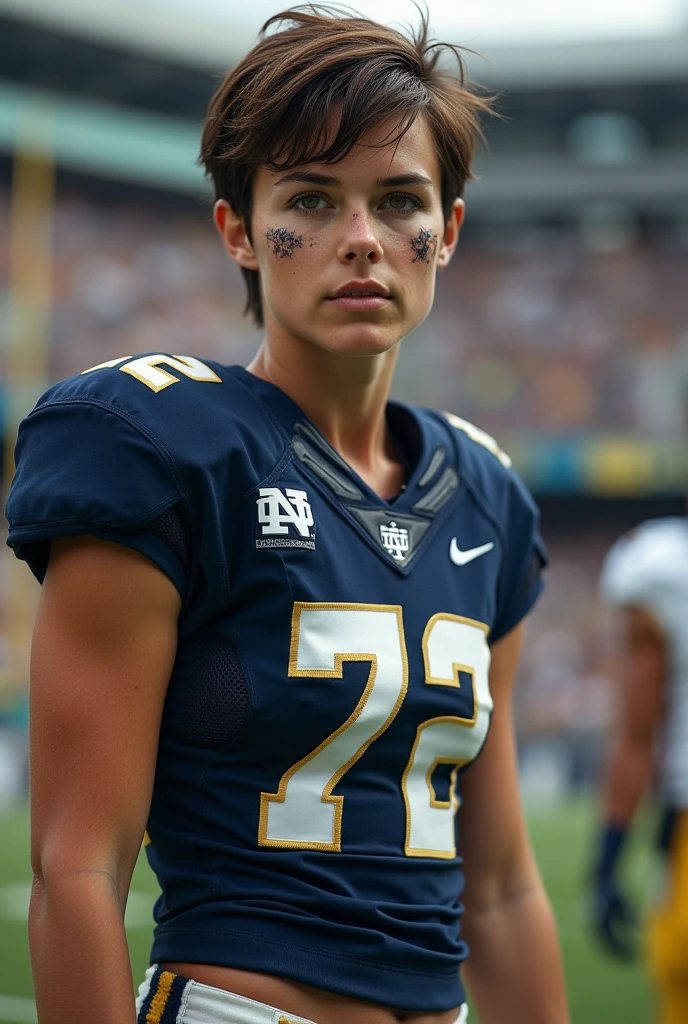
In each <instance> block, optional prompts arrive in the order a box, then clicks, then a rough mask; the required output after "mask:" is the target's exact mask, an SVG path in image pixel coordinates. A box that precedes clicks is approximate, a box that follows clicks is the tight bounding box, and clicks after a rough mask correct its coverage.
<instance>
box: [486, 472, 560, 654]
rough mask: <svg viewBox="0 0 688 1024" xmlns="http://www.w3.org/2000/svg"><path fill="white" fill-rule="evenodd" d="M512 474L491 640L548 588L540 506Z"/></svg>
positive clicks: (524, 614)
mask: <svg viewBox="0 0 688 1024" xmlns="http://www.w3.org/2000/svg"><path fill="white" fill-rule="evenodd" d="M509 475H510V477H511V480H510V487H509V492H508V501H507V506H506V521H505V522H504V558H503V563H502V569H501V573H500V579H499V586H498V594H497V612H496V616H495V621H494V624H493V626H492V630H491V632H490V643H495V642H496V641H497V640H499V639H500V638H501V637H503V636H505V635H506V634H507V633H508V632H509V631H510V630H512V629H513V628H514V627H515V626H517V625H518V623H519V622H520V621H521V619H523V618H524V617H525V616H526V615H527V614H528V612H529V611H530V610H531V609H532V607H533V605H534V604H535V602H536V601H537V599H538V597H539V596H540V594H541V593H542V590H543V588H544V582H543V579H542V570H543V569H544V567H545V566H546V565H547V549H546V548H545V545H544V542H543V540H542V537H541V536H540V513H539V510H538V507H537V505H536V504H535V502H534V501H533V499H532V497H531V495H530V493H529V491H528V490H527V489H526V487H525V486H524V484H523V483H522V482H521V480H520V478H519V477H518V475H517V474H516V473H515V472H514V471H513V470H510V471H509Z"/></svg>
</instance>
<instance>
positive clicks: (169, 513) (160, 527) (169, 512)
mask: <svg viewBox="0 0 688 1024" xmlns="http://www.w3.org/2000/svg"><path fill="white" fill-rule="evenodd" d="M146 532H147V533H152V534H153V536H154V537H157V538H158V540H161V541H163V542H164V543H165V544H167V546H168V547H169V548H171V550H172V551H174V553H175V555H176V556H177V558H178V559H179V561H180V562H181V564H182V566H183V567H184V571H185V572H188V571H189V561H190V559H189V542H188V537H187V531H186V527H185V525H184V518H183V509H182V507H181V506H180V505H173V506H172V508H168V509H166V510H165V511H164V512H163V513H162V515H159V516H158V517H157V519H153V521H152V522H150V523H149V524H148V526H146Z"/></svg>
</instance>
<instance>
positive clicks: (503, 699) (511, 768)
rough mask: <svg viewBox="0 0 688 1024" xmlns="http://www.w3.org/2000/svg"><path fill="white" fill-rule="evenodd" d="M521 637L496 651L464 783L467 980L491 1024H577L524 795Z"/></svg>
mask: <svg viewBox="0 0 688 1024" xmlns="http://www.w3.org/2000/svg"><path fill="white" fill-rule="evenodd" d="M521 639H522V627H521V626H519V627H517V628H516V629H514V630H512V632H511V633H509V634H508V635H507V636H505V637H504V638H502V639H501V640H500V641H498V643H496V644H495V645H494V647H493V649H492V667H491V669H490V688H491V691H492V696H493V700H494V712H493V717H492V725H491V727H490V733H489V735H488V739H487V742H486V745H485V749H484V750H483V752H482V754H481V755H480V757H479V759H478V761H477V762H476V764H475V765H474V766H473V767H472V768H471V769H470V771H469V772H468V773H467V774H466V777H465V779H464V784H463V791H462V795H463V806H462V808H461V811H460V815H459V826H460V829H461V842H462V851H463V855H464V861H465V871H466V891H465V904H466V914H465V917H464V926H463V930H464V935H465V937H466V939H467V941H468V945H469V947H470V956H469V958H468V960H467V962H466V969H465V977H466V980H467V982H468V985H469V988H470V990H471V994H472V996H473V997H474V999H475V1002H476V1006H477V1008H478V1012H479V1014H480V1020H481V1022H482V1024H504V1022H505V1021H508V1022H509V1024H567V1022H568V1020H569V1016H568V1011H567V1009H566V995H565V990H564V978H563V971H562V966H561V958H560V955H559V943H558V940H557V933H556V926H555V923H554V916H553V914H552V910H551V907H550V904H549V900H548V898H547V894H546V893H545V890H544V888H543V885H542V881H541V879H540V874H539V871H538V869H537V865H536V864H535V860H534V857H533V854H532V851H531V848H530V841H529V839H528V835H527V832H526V827H525V822H524V819H523V812H522V809H521V801H520V797H519V789H518V770H517V759H516V744H515V739H514V732H513V723H512V708H511V701H512V686H513V679H514V675H515V672H516V665H517V662H518V656H519V652H520V646H521Z"/></svg>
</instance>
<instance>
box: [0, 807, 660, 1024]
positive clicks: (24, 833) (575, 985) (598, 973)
mask: <svg viewBox="0 0 688 1024" xmlns="http://www.w3.org/2000/svg"><path fill="white" fill-rule="evenodd" d="M530 826H531V834H532V837H533V844H534V847H535V852H536V854H537V857H538V860H539V863H540V865H541V868H542V872H543V875H544V878H545V882H546V884H547V888H548V891H549V893H550V896H551V899H552V902H553V904H554V909H555V912H556V915H557V920H558V922H559V931H560V935H561V942H562V946H563V951H564V961H565V967H566V974H567V980H568V988H569V995H570V1002H571V1007H572V1021H573V1024H651V1021H652V1012H651V999H650V994H649V990H648V985H647V981H646V978H645V975H644V973H643V971H642V969H641V968H640V967H639V966H632V967H629V966H620V965H617V964H615V963H612V962H610V961H609V960H608V959H607V958H606V957H605V956H604V955H603V954H601V953H600V952H599V951H598V949H597V947H596V946H595V945H593V944H592V943H591V942H590V939H589V937H588V934H587V932H586V928H585V922H584V915H583V911H582V905H581V903H582V897H581V882H582V879H583V876H584V868H585V863H586V856H587V849H588V840H589V835H590V828H591V814H590V809H589V806H588V805H587V804H586V803H584V802H576V803H570V804H566V805H564V806H562V807H559V808H557V810H556V811H553V812H549V813H547V814H546V815H545V814H539V815H537V816H535V815H531V818H530ZM627 869H628V876H629V881H630V884H631V886H632V887H633V888H635V889H636V891H638V892H640V891H642V890H643V888H646V886H644V882H645V880H646V876H647V875H648V874H649V857H648V854H647V844H646V843H644V842H642V841H641V840H638V841H636V842H635V843H634V845H633V846H632V848H631V851H630V855H629V857H628V864H627ZM29 877H30V874H29V867H28V819H27V815H26V813H24V812H22V813H16V814H12V815H10V816H6V817H0V1021H2V1022H9V1024H29V1022H31V1021H35V1014H34V1012H33V1006H32V1003H31V999H30V997H31V980H30V973H29V958H28V949H27V942H26V923H25V922H26V907H27V903H28V893H29ZM155 889H156V886H155V881H154V880H153V877H152V876H151V874H150V872H149V870H148V867H147V865H146V864H145V863H144V862H143V860H140V861H139V864H138V866H137V868H136V872H135V875H134V880H133V884H132V893H131V897H130V900H129V905H128V908H127V927H128V932H129V939H130V947H131V956H132V963H133V968H134V977H135V978H136V979H137V982H138V979H140V978H142V976H143V973H144V970H145V967H146V963H147V960H146V956H147V951H148V947H149V943H150V932H151V907H152V903H153V898H154V893H155ZM472 1021H473V1024H477V1022H476V1020H475V1017H473V1018H472ZM505 1024H506V1022H505Z"/></svg>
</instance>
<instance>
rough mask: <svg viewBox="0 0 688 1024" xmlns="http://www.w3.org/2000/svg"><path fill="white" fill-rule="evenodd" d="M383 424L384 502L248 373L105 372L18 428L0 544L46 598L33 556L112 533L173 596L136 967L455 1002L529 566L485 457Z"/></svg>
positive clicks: (510, 483) (106, 368) (445, 437)
mask: <svg viewBox="0 0 688 1024" xmlns="http://www.w3.org/2000/svg"><path fill="white" fill-rule="evenodd" d="M387 417H388V423H389V427H390V430H391V432H392V435H393V437H394V439H395V442H396V444H397V445H398V447H399V450H400V452H403V455H404V459H405V461H406V462H407V464H408V479H407V483H406V486H405V488H404V489H403V491H402V492H401V493H400V494H399V495H398V496H397V497H396V498H394V499H393V500H388V501H386V500H383V499H382V498H380V497H379V496H378V495H377V494H375V493H374V492H373V491H372V490H371V489H370V487H368V486H367V484H366V483H365V482H364V481H363V480H361V479H360V478H359V477H358V476H357V474H356V473H354V472H353V471H352V469H351V468H350V467H349V466H348V465H347V464H346V463H345V462H344V461H343V460H342V459H341V458H340V456H339V455H338V454H337V453H336V452H335V451H334V450H333V449H332V448H331V446H330V445H329V444H328V442H327V440H326V439H325V438H324V437H323V436H322V435H321V434H320V433H319V431H318V430H317V429H316V428H315V426H314V425H313V424H312V423H311V422H310V421H309V420H308V418H307V417H306V416H305V415H304V413H303V412H302V410H301V409H300V408H299V407H298V406H297V405H295V404H294V403H293V402H292V401H291V400H290V399H289V398H288V397H287V396H286V395H285V394H284V393H283V392H282V391H280V390H279V389H278V388H276V387H274V386H273V385H271V384H269V383H266V382H265V381H263V380H259V379H258V378H256V377H255V376H253V375H252V374H250V373H248V372H247V371H246V370H244V369H241V368H240V367H225V366H222V365H219V364H217V363H203V362H201V361H200V360H198V359H194V358H191V357H182V356H174V357H173V356H163V355H160V354H152V355H148V356H140V357H136V358H130V357H127V358H125V359H120V360H114V361H112V362H110V363H107V364H103V365H102V366H100V367H95V368H93V369H92V370H90V371H87V372H85V373H84V374H82V375H80V376H78V377H74V378H72V379H70V380H67V381H64V382H62V383H60V384H57V385H55V386H54V387H52V388H51V389H50V390H49V391H48V392H47V393H46V394H45V395H44V396H43V397H42V398H41V399H40V401H39V402H38V404H37V406H36V408H35V409H34V410H33V412H31V414H30V415H29V416H28V417H27V418H26V419H25V420H24V422H23V424H22V427H21V430H20V434H19V441H18V444H17V472H16V476H15V480H14V483H13V485H12V490H11V494H10V498H9V502H8V506H7V513H8V518H9V522H10V532H9V544H10V545H11V546H12V547H13V548H14V550H15V552H16V554H17V555H18V556H19V557H20V558H24V559H26V560H27V562H28V563H29V565H30V566H31V568H32V570H33V571H34V573H35V574H36V575H37V576H38V578H39V579H42V578H43V575H44V573H45V569H46V566H47V562H48V557H49V544H50V540H51V539H52V538H54V537H66V536H72V535H76V534H93V535H95V536H98V537H102V538H104V539H108V540H115V541H117V542H119V543H122V544H125V545H127V546H130V547H132V548H135V549H137V550H139V551H141V552H142V553H143V554H145V555H146V556H147V557H149V558H150V559H152V560H153V561H154V562H155V563H156V564H157V565H159V567H160V568H161V569H162V570H163V571H164V572H165V573H167V574H168V575H169V577H170V578H171V579H172V581H173V582H174V584H175V585H176V587H177V588H178V589H179V592H180V594H181V597H182V611H181V615H180V618H179V646H178V653H177V658H176V663H175V666H174V670H173V673H172V676H171V679H170V682H169V687H168V693H167V697H166V702H165V707H164V712H163V720H162V727H161V733H160V744H159V752H158V761H157V770H156V776H155V786H154V792H153V797H152V804H151V808H150V816H149V822H148V829H147V847H146V848H147V853H148V857H149V860H150V863H151V866H152V868H153V870H154V871H155V873H156V875H157V877H158V879H159V882H160V885H161V890H162V895H161V897H160V899H159V900H158V903H157V906H156V911H155V919H156V931H155V939H154V945H153V950H152V960H153V961H165V960H168V961H190V962H197V963H208V964H222V965H227V966H231V967H237V968H243V969H246V970H252V971H260V972H265V973H268V974H277V975H281V976H284V977H287V978H290V979H293V980H296V981H298V982H302V983H305V984H308V985H313V986H316V987H318V988H322V989H326V990H330V991H334V992H339V993H342V994H344V995H347V996H352V997H356V998H358V999H362V1000H369V1001H372V1002H375V1003H381V1004H384V1005H387V1006H392V1007H399V1008H403V1009H407V1010H417V1011H426V1012H430V1011H442V1010H447V1009H449V1008H451V1007H454V1006H457V1005H458V1004H460V1003H462V1002H463V1001H464V992H463V989H462V985H461V981H460V972H459V965H460V963H461V961H462V960H463V959H464V958H465V956H466V953H467V949H466V945H465V943H464V941H463V940H462V938H461V934H460V917H461V912H462V904H461V893H462V889H463V885H464V880H463V875H462V871H461V858H460V856H459V853H458V839H457V834H458V833H457V810H458V808H459V803H460V795H459V790H460V776H461V773H462V772H464V771H465V770H466V769H467V767H468V766H469V765H470V763H471V762H472V761H473V760H475V758H476V757H477V756H478V754H479V753H480V750H481V748H482V746H483V744H484V742H485V738H486V735H487V732H488V728H489V723H490V714H491V710H492V698H491V696H490V688H489V682H488V671H489V663H490V646H491V645H492V644H493V643H494V642H495V641H496V640H498V639H499V638H500V637H502V636H503V635H504V634H506V633H507V632H508V631H509V630H511V629H512V628H513V627H514V626H515V625H516V624H517V623H518V622H519V620H520V619H521V618H522V617H523V616H524V615H525V614H526V613H527V612H528V610H529V609H530V607H531V606H532V605H533V603H534V601H535V599H536V597H537V595H538V593H539V592H540V589H541V585H542V584H541V579H540V570H541V568H542V565H543V564H544V562H545V553H544V549H543V546H542V542H541V540H540V537H539V534H538V525H537V523H538V515H537V510H536V508H535V506H534V504H533V501H532V499H531V498H530V496H529V494H528V492H527V491H526V490H525V488H524V487H523V485H522V483H521V482H520V481H519V479H518V477H517V475H516V474H515V473H514V471H513V470H512V469H511V466H510V463H509V460H508V458H507V456H506V455H504V453H503V452H501V451H500V450H499V448H498V447H497V445H496V444H495V442H494V441H493V440H492V438H490V437H489V436H487V435H486V434H484V433H482V432H481V431H480V430H478V429H477V428H475V427H473V426H472V425H471V424H468V423H466V422H465V421H464V420H461V419H459V418H458V417H456V416H453V415H451V414H441V413H436V412H431V411H428V410H425V409H419V408H412V407H409V406H405V405H403V404H400V403H394V402H392V403H390V404H389V406H388V412H387ZM459 818H460V815H459ZM468 885H469V886H470V878H469V879H468Z"/></svg>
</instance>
